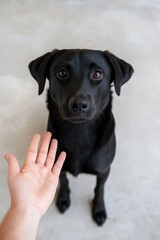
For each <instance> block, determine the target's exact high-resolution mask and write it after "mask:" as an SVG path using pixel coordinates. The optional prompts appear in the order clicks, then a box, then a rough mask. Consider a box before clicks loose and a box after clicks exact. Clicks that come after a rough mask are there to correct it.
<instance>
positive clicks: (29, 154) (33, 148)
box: [24, 134, 40, 164]
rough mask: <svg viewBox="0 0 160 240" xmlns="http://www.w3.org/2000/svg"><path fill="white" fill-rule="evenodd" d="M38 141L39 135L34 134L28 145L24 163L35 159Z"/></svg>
mask: <svg viewBox="0 0 160 240" xmlns="http://www.w3.org/2000/svg"><path fill="white" fill-rule="evenodd" d="M39 141H40V135H39V134H35V135H34V137H33V138H32V141H31V144H30V146H29V149H28V152H27V156H26V159H25V162H24V164H26V163H27V162H33V163H34V162H35V161H36V158H37V152H38V144H39Z"/></svg>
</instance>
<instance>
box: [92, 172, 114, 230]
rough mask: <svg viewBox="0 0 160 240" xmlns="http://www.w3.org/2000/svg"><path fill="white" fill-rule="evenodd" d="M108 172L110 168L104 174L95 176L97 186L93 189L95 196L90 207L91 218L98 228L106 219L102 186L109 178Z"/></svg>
mask: <svg viewBox="0 0 160 240" xmlns="http://www.w3.org/2000/svg"><path fill="white" fill-rule="evenodd" d="M109 172H110V168H109V169H108V171H107V172H106V173H104V174H101V175H98V176H97V185H96V187H95V196H94V199H93V206H92V217H93V220H94V221H95V222H96V223H97V224H98V225H99V226H102V225H103V223H104V222H105V220H106V218H107V212H106V208H105V203H104V184H105V182H106V180H107V178H108V176H109Z"/></svg>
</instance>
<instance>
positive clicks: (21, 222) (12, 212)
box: [0, 206, 41, 240]
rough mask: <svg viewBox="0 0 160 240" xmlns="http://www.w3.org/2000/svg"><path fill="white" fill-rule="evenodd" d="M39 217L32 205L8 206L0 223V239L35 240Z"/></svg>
mask: <svg viewBox="0 0 160 240" xmlns="http://www.w3.org/2000/svg"><path fill="white" fill-rule="evenodd" d="M40 218H41V216H40V213H39V211H38V209H37V208H36V207H34V206H33V207H32V206H28V207H25V208H24V207H20V206H19V207H18V208H10V209H9V210H8V213H7V214H6V216H5V218H4V220H3V221H2V224H1V225H0V239H1V240H22V239H23V240H28V239H29V240H35V239H36V235H37V231H38V225H39V221H40Z"/></svg>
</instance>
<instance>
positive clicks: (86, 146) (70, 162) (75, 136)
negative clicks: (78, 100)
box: [55, 124, 99, 176]
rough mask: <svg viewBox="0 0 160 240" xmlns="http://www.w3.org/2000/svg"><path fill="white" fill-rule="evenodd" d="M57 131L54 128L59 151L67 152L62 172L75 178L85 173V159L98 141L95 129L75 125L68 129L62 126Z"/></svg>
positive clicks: (86, 163)
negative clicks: (68, 173) (67, 172)
mask: <svg viewBox="0 0 160 240" xmlns="http://www.w3.org/2000/svg"><path fill="white" fill-rule="evenodd" d="M57 130H58V129H56V128H55V131H56V132H57V134H58V140H59V145H60V150H65V151H66V152H67V158H66V161H65V164H64V167H63V170H65V171H69V172H70V173H72V174H73V175H75V176H76V175H78V174H79V173H81V172H87V169H88V162H87V158H88V157H89V156H90V155H91V154H92V152H93V150H94V148H95V147H96V143H97V142H98V140H99V139H98V138H99V134H97V128H96V127H95V126H94V125H92V124H87V125H86V124H77V125H76V126H74V125H71V126H70V127H69V126H67V127H66V126H64V125H63V127H60V128H59V131H57ZM57 134H56V135H57Z"/></svg>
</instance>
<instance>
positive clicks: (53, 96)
mask: <svg viewBox="0 0 160 240" xmlns="http://www.w3.org/2000/svg"><path fill="white" fill-rule="evenodd" d="M29 69H30V72H31V74H32V76H33V77H34V78H35V79H36V81H37V82H38V85H39V94H41V93H42V92H43V90H44V86H45V81H46V78H48V80H49V84H50V87H49V91H48V100H47V102H48V109H49V120H48V130H49V131H50V132H52V134H53V137H54V138H57V139H58V142H59V149H58V152H60V151H62V150H65V151H66V152H67V159H66V161H65V164H64V166H63V171H62V173H61V176H60V190H59V194H58V199H57V206H58V209H59V211H60V212H65V210H66V209H67V208H68V207H69V205H70V189H69V182H68V179H67V177H66V171H68V172H70V173H72V174H73V175H74V176H77V175H78V174H79V173H89V174H95V175H97V185H96V188H95V197H94V199H93V206H92V216H93V219H94V220H95V222H96V223H97V224H98V225H102V224H103V223H104V222H105V220H106V217H107V213H106V209H105V204H104V199H103V198H104V184H105V181H106V180H107V178H108V176H109V172H110V166H111V163H112V161H113V158H114V155H115V147H116V143H115V133H114V128H115V122H114V117H113V114H112V111H111V109H112V92H111V85H112V83H113V84H114V87H115V91H116V93H117V95H120V91H121V86H122V85H123V84H124V83H126V82H127V81H128V80H129V79H130V77H131V75H132V73H133V68H132V66H131V65H130V64H128V63H126V62H125V61H123V60H121V59H119V58H118V57H116V56H115V55H113V54H111V53H110V52H108V51H104V52H103V51H95V50H84V49H71V50H65V49H64V50H54V51H52V52H49V53H46V54H45V55H43V56H41V57H39V58H37V59H36V60H34V61H32V62H31V63H30V64H29Z"/></svg>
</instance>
